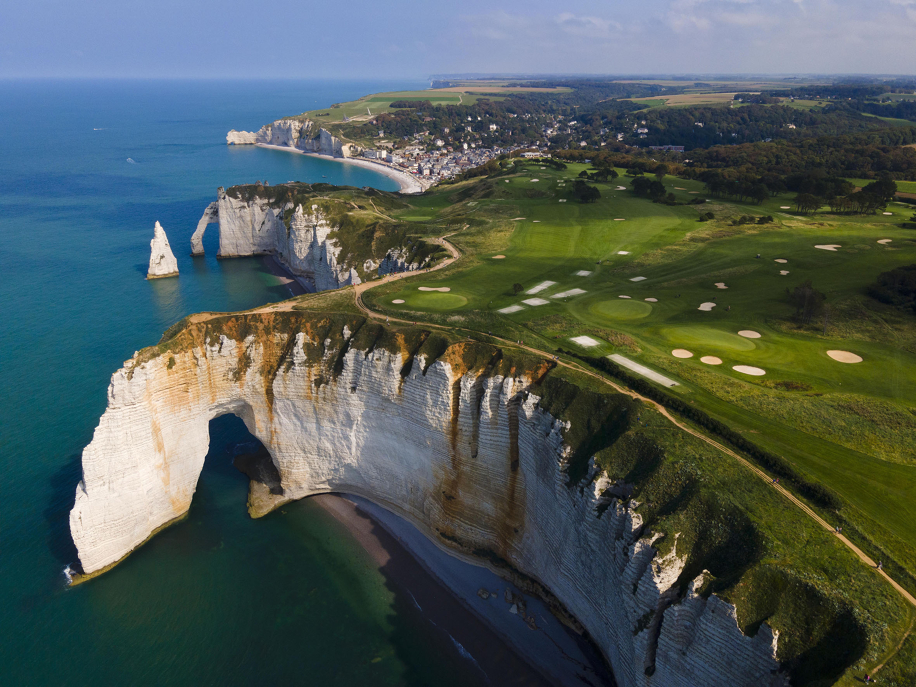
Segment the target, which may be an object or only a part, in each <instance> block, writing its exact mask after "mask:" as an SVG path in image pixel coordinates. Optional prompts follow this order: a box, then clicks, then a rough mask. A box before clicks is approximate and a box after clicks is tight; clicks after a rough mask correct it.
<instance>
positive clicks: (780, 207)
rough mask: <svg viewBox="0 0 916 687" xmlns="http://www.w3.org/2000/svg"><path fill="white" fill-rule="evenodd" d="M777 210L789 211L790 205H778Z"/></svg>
mask: <svg viewBox="0 0 916 687" xmlns="http://www.w3.org/2000/svg"><path fill="white" fill-rule="evenodd" d="M779 209H780V210H791V209H792V206H791V205H780V206H779Z"/></svg>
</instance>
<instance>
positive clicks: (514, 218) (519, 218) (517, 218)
mask: <svg viewBox="0 0 916 687" xmlns="http://www.w3.org/2000/svg"><path fill="white" fill-rule="evenodd" d="M521 219H525V218H524V217H513V218H512V221H513V222H518V221H519V220H521Z"/></svg>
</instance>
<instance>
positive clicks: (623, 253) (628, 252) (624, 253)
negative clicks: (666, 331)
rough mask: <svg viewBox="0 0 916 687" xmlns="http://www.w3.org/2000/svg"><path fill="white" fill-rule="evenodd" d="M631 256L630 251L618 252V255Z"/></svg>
mask: <svg viewBox="0 0 916 687" xmlns="http://www.w3.org/2000/svg"><path fill="white" fill-rule="evenodd" d="M629 254H630V251H628V250H619V251H617V255H629Z"/></svg>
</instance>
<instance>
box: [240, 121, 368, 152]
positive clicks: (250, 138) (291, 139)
mask: <svg viewBox="0 0 916 687" xmlns="http://www.w3.org/2000/svg"><path fill="white" fill-rule="evenodd" d="M226 143H227V144H228V145H254V144H257V143H263V144H265V145H274V146H285V147H288V148H296V149H298V150H302V151H304V152H307V153H319V154H321V155H331V156H333V157H352V156H355V155H357V154H359V152H360V148H359V146H357V145H355V144H352V143H344V142H343V141H341V140H340V139H339V138H337V137H336V136H333V135H332V134H331V133H330V132H329V131H328V130H327V129H322V128H319V127H318V125H317V124H315V123H314V122H313V121H311V120H309V119H306V120H299V119H278V120H277V121H275V122H273V123H272V124H265V125H264V126H262V127H261V128H260V130H258V131H236V130H235V129H233V130H232V131H230V132H229V133H228V134H226Z"/></svg>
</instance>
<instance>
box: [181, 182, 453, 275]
mask: <svg viewBox="0 0 916 687" xmlns="http://www.w3.org/2000/svg"><path fill="white" fill-rule="evenodd" d="M403 207H405V204H404V202H403V201H402V200H400V199H399V198H398V197H397V194H392V193H386V192H384V191H375V190H372V189H366V190H360V189H355V188H350V189H347V188H341V187H334V186H329V185H327V184H302V183H289V184H280V185H277V186H267V185H259V184H251V185H245V186H233V187H231V188H229V189H219V192H218V199H217V201H216V202H214V203H210V205H208V206H207V208H206V210H204V213H203V216H202V217H201V219H200V221H199V222H198V224H197V229H196V230H195V232H194V235H193V236H192V237H191V254H192V255H203V254H204V248H203V237H204V233H205V231H206V230H207V227H208V226H209V225H210V224H218V226H219V253H218V255H219V256H220V257H239V256H245V255H273V256H275V257H276V258H277V260H279V261H280V262H281V263H282V264H283V265H284V266H285V267H286V268H287V269H288V270H289V271H290V272H292V273H293V274H295V275H296V276H297V277H300V278H301V279H302V280H303V281H304V282H305V283H306V284H307V285H308V287H309V288H310V289H311V290H312V291H325V290H328V289H336V288H339V287H341V286H350V285H353V284H360V283H362V282H363V281H365V280H367V279H372V278H375V277H378V276H383V275H385V274H389V273H391V272H405V271H410V270H419V269H423V268H426V267H429V266H431V265H432V264H433V263H434V262H435V261H436V260H437V259H439V258H440V257H442V256H443V255H444V253H443V251H442V249H441V247H439V246H438V245H436V244H434V243H427V242H426V241H423V240H422V239H421V238H419V237H415V236H411V235H410V234H409V232H408V225H407V224H406V223H403V222H396V221H395V220H392V219H391V218H390V217H389V214H388V213H390V212H391V211H393V210H397V209H402V208H403Z"/></svg>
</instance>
